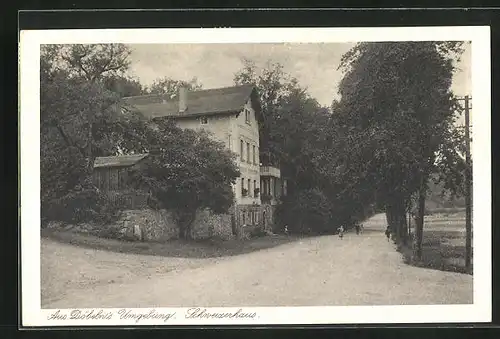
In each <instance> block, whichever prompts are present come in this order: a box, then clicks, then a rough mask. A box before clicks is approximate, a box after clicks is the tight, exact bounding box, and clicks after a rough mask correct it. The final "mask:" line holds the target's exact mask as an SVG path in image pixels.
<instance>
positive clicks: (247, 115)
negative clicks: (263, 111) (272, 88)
mask: <svg viewBox="0 0 500 339" xmlns="http://www.w3.org/2000/svg"><path fill="white" fill-rule="evenodd" d="M245 122H246V123H247V124H249V125H250V110H249V109H248V108H245Z"/></svg>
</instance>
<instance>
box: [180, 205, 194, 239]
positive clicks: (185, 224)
mask: <svg viewBox="0 0 500 339" xmlns="http://www.w3.org/2000/svg"><path fill="white" fill-rule="evenodd" d="M178 213H179V214H178V216H177V223H178V224H179V237H180V238H181V239H183V240H192V239H193V237H192V234H191V227H192V225H193V222H194V219H195V217H196V212H191V211H189V212H178Z"/></svg>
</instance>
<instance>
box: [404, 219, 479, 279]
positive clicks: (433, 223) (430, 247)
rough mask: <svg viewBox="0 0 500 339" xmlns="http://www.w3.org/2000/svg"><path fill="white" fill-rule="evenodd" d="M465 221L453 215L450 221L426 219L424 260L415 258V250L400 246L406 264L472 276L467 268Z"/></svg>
mask: <svg viewBox="0 0 500 339" xmlns="http://www.w3.org/2000/svg"><path fill="white" fill-rule="evenodd" d="M462 229H463V230H465V220H464V219H457V218H456V216H453V215H451V216H450V218H449V220H445V221H443V220H439V221H437V220H433V219H426V221H425V225H424V234H423V239H422V259H421V260H419V261H417V260H416V259H415V258H413V248H412V245H411V242H410V245H409V246H398V250H399V251H400V252H401V253H402V254H403V257H404V260H405V263H407V264H410V265H413V266H417V267H425V268H432V269H438V270H442V271H450V272H459V273H467V274H472V267H471V269H470V270H467V269H466V268H465V232H463V231H462Z"/></svg>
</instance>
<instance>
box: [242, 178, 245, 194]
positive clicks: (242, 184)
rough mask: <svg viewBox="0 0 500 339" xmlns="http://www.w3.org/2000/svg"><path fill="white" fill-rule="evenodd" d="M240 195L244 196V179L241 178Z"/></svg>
mask: <svg viewBox="0 0 500 339" xmlns="http://www.w3.org/2000/svg"><path fill="white" fill-rule="evenodd" d="M241 196H242V197H244V196H245V179H243V178H241Z"/></svg>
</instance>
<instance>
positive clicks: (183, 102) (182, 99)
mask: <svg viewBox="0 0 500 339" xmlns="http://www.w3.org/2000/svg"><path fill="white" fill-rule="evenodd" d="M187 96H188V89H187V88H186V87H184V86H181V87H179V113H184V112H186V110H187Z"/></svg>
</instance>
